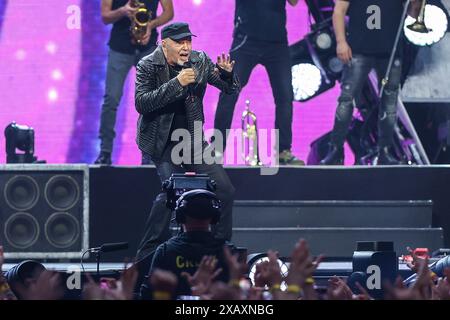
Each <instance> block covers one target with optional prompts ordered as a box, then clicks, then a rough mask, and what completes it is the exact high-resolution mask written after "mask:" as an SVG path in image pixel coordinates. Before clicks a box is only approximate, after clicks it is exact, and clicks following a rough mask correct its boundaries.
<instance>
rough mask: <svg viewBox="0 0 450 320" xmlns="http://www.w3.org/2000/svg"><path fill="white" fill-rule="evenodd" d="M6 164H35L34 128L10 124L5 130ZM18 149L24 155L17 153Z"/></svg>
mask: <svg viewBox="0 0 450 320" xmlns="http://www.w3.org/2000/svg"><path fill="white" fill-rule="evenodd" d="M5 139H6V162H7V163H33V162H35V161H36V160H37V158H36V157H35V156H34V130H33V128H30V127H27V126H23V125H18V124H16V123H15V122H12V123H10V124H9V125H8V126H7V127H6V128H5ZM16 149H18V150H20V151H23V152H24V153H22V154H18V153H16Z"/></svg>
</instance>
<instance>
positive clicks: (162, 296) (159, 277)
mask: <svg viewBox="0 0 450 320" xmlns="http://www.w3.org/2000/svg"><path fill="white" fill-rule="evenodd" d="M150 284H151V286H152V288H153V299H154V300H170V299H172V298H173V296H174V294H175V289H176V288H177V284H178V279H177V276H176V275H174V274H173V273H172V272H170V271H166V270H161V269H156V270H155V271H153V273H152V275H151V277H150Z"/></svg>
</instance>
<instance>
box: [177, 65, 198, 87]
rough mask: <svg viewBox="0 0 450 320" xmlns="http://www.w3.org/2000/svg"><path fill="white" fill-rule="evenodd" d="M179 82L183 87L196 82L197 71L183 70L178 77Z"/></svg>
mask: <svg viewBox="0 0 450 320" xmlns="http://www.w3.org/2000/svg"><path fill="white" fill-rule="evenodd" d="M177 79H178V81H179V82H180V84H181V85H182V86H183V87H186V86H188V85H190V84H191V83H194V82H195V71H194V69H192V68H186V69H183V70H181V72H180V73H179V74H178V76H177Z"/></svg>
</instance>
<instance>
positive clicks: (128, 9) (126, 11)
mask: <svg viewBox="0 0 450 320" xmlns="http://www.w3.org/2000/svg"><path fill="white" fill-rule="evenodd" d="M121 10H122V13H123V15H124V16H127V17H128V18H130V19H133V17H134V15H135V13H136V11H137V8H134V7H132V6H131V1H128V2H127V4H126V5H124V6H123V7H122V8H121Z"/></svg>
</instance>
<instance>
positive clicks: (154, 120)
mask: <svg viewBox="0 0 450 320" xmlns="http://www.w3.org/2000/svg"><path fill="white" fill-rule="evenodd" d="M190 60H191V62H192V68H193V69H194V70H195V74H196V82H195V84H194V85H193V86H194V87H193V88H194V89H193V90H192V91H193V95H192V96H193V97H192V96H188V88H187V87H182V86H181V84H180V82H179V81H178V79H177V78H173V79H170V75H169V66H168V64H167V61H166V58H165V57H164V53H163V50H162V47H161V46H158V48H157V49H156V50H155V51H154V52H153V53H152V54H150V55H148V56H146V57H144V58H143V59H142V60H141V61H140V62H139V64H138V65H137V74H136V94H135V103H136V110H137V112H139V114H140V115H139V119H138V124H137V138H136V142H137V144H138V147H139V149H140V150H142V151H143V152H145V153H147V154H149V155H150V156H151V158H152V160H154V161H155V160H159V159H160V157H161V155H162V152H163V151H164V147H165V145H166V143H167V141H168V139H170V137H169V133H170V127H171V124H172V120H173V117H174V113H167V112H165V110H164V107H166V106H167V105H168V104H170V103H172V102H174V101H176V100H179V99H184V102H185V106H186V119H187V128H188V130H189V132H190V134H191V137H192V135H193V134H194V122H195V121H201V123H202V125H203V123H204V115H203V96H204V95H205V90H206V85H207V84H208V83H209V84H211V85H213V86H215V87H217V88H218V89H220V90H221V91H223V92H225V93H226V94H231V93H234V92H237V91H239V89H240V85H239V81H238V79H237V77H236V75H235V74H234V73H233V74H231V73H227V72H226V71H224V70H221V69H220V68H219V70H220V71H219V72H217V70H216V71H215V68H216V66H215V64H214V63H213V62H212V61H211V59H210V58H209V57H208V56H207V55H206V54H205V53H204V52H199V51H192V53H191V57H190ZM197 128H198V126H197ZM196 134H197V133H196ZM203 143H204V144H205V143H206V142H204V141H203Z"/></svg>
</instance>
